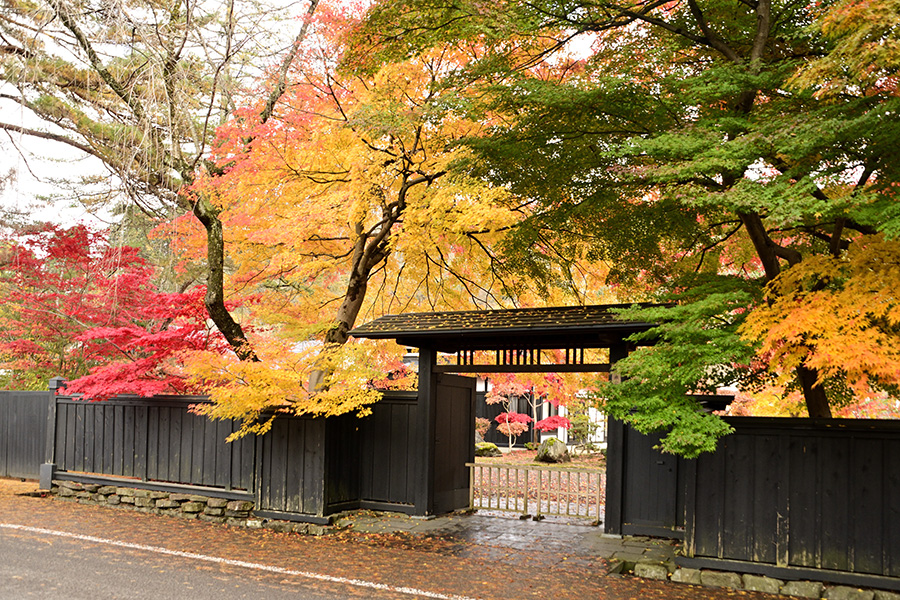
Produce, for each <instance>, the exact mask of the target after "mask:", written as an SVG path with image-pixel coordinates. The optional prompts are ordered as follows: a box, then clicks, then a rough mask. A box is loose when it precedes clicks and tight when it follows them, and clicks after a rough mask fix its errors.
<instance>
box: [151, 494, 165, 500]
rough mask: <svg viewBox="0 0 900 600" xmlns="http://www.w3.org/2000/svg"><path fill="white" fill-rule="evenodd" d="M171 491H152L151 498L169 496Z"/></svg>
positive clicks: (159, 498) (160, 498)
mask: <svg viewBox="0 0 900 600" xmlns="http://www.w3.org/2000/svg"><path fill="white" fill-rule="evenodd" d="M168 497H169V492H150V496H149V498H150V499H151V500H162V499H163V498H168Z"/></svg>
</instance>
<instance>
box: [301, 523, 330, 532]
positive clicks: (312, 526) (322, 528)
mask: <svg viewBox="0 0 900 600" xmlns="http://www.w3.org/2000/svg"><path fill="white" fill-rule="evenodd" d="M306 533H308V534H309V535H325V534H326V533H328V528H327V527H325V526H324V525H315V524H313V523H310V524H309V525H308V527H307V529H306Z"/></svg>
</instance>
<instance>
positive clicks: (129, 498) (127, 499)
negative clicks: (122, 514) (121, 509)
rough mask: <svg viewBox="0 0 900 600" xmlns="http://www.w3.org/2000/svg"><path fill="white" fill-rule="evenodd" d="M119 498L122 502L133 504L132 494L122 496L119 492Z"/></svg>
mask: <svg viewBox="0 0 900 600" xmlns="http://www.w3.org/2000/svg"><path fill="white" fill-rule="evenodd" d="M119 499H120V500H121V502H122V504H134V500H135V498H134V496H122V495H121V494H119Z"/></svg>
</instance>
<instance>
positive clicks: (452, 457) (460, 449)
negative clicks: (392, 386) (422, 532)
mask: <svg viewBox="0 0 900 600" xmlns="http://www.w3.org/2000/svg"><path fill="white" fill-rule="evenodd" d="M436 392H437V393H436V396H437V397H436V405H435V415H434V417H435V419H434V463H433V469H434V507H433V511H434V513H435V514H441V513H446V512H450V511H452V510H456V509H459V508H465V507H467V506H468V505H469V471H468V468H467V467H466V463H467V462H472V461H474V460H475V379H473V378H472V377H460V376H459V375H448V374H441V375H439V376H438V378H437V386H436Z"/></svg>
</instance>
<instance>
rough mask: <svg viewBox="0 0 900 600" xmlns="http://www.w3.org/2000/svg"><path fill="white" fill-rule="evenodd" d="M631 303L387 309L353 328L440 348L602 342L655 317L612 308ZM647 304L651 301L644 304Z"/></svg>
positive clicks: (645, 325)
mask: <svg viewBox="0 0 900 600" xmlns="http://www.w3.org/2000/svg"><path fill="white" fill-rule="evenodd" d="M629 306H632V305H630V304H601V305H594V306H558V307H548V308H518V309H501V310H471V311H456V312H432V313H408V314H402V315H385V316H383V317H379V318H378V319H375V320H374V321H370V322H368V323H365V324H363V325H360V326H359V327H357V328H355V329H353V330H352V331H350V335H352V336H354V337H358V338H374V339H396V340H397V342H398V343H400V344H404V345H407V346H415V347H419V348H425V347H427V348H434V349H436V350H439V351H441V352H456V351H459V350H494V349H503V348H603V347H606V346H608V345H609V344H610V343H615V342H618V341H621V340H622V338H624V337H627V336H629V335H631V334H632V333H635V332H638V331H645V330H647V329H649V328H651V327H653V325H654V324H653V323H644V322H636V321H627V320H624V319H621V318H620V317H618V316H617V315H616V314H615V313H614V312H613V310H614V309H619V308H627V307H629ZM644 306H648V305H644Z"/></svg>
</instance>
